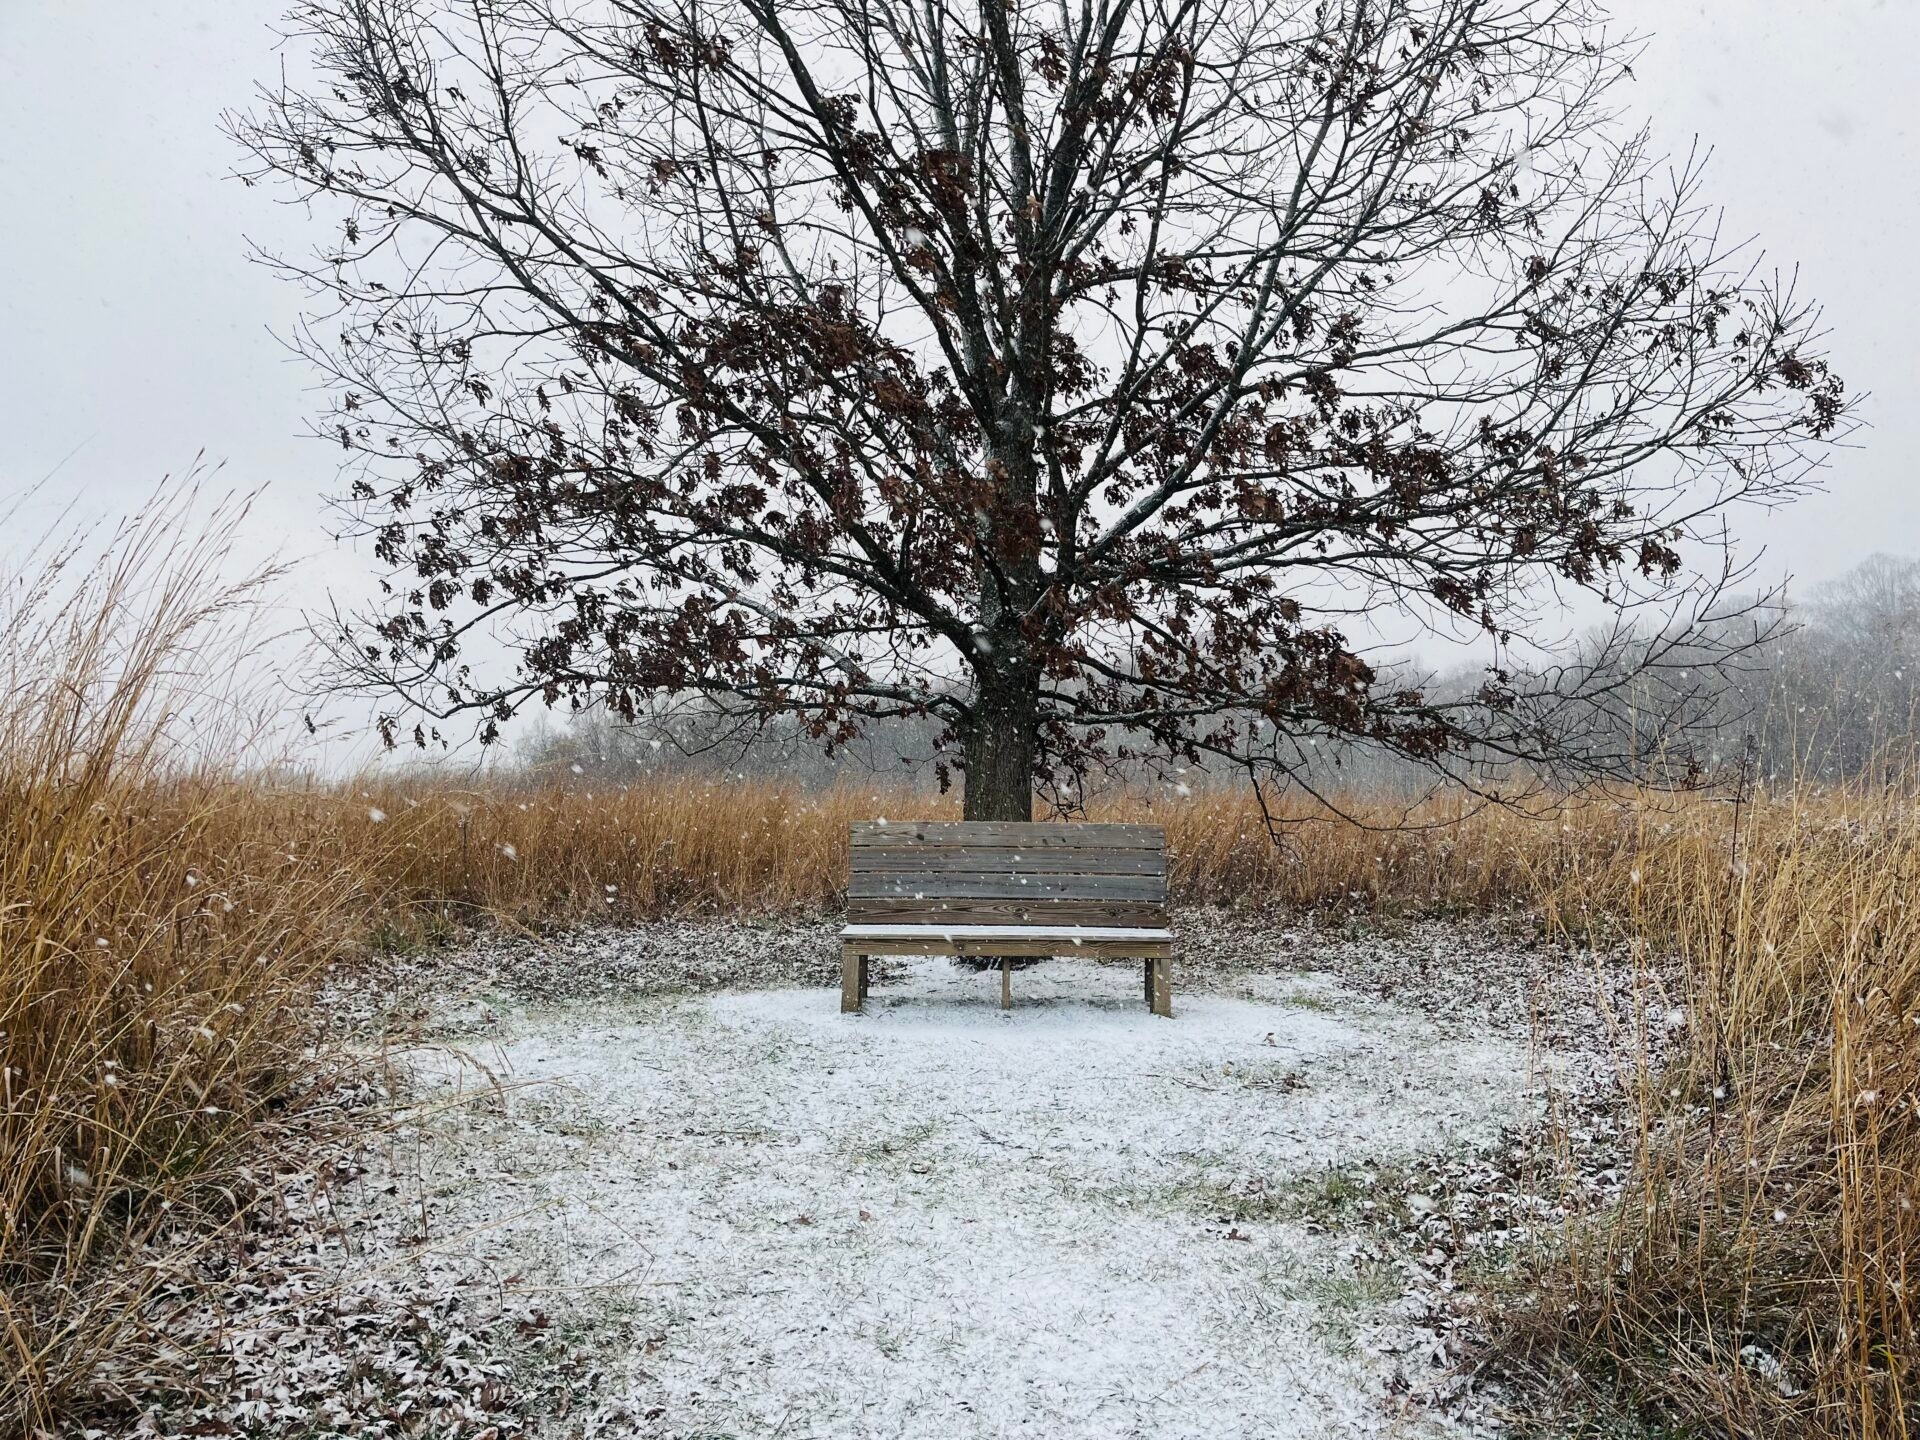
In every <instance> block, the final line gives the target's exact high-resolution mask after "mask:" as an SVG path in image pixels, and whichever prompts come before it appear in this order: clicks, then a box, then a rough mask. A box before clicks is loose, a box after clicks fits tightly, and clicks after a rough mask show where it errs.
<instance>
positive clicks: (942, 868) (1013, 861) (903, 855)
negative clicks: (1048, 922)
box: [852, 845, 1167, 875]
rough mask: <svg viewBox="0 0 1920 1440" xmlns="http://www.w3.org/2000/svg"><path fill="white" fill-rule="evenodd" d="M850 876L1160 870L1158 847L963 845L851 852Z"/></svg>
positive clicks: (1162, 858)
mask: <svg viewBox="0 0 1920 1440" xmlns="http://www.w3.org/2000/svg"><path fill="white" fill-rule="evenodd" d="M852 869H853V873H854V874H855V875H865V874H875V873H880V872H887V873H909V874H915V875H926V874H935V875H992V874H996V873H997V874H1022V875H1025V874H1036V875H1164V874H1166V873H1167V855H1166V852H1165V851H1164V850H1137V849H1127V850H1083V849H1078V848H1074V847H1070V846H1065V845H1038V846H1033V845H1030V846H1026V847H1024V848H1022V847H1019V846H1006V845H966V846H952V847H939V848H937V847H935V846H932V845H922V846H919V847H918V848H913V847H904V848H900V849H892V848H889V849H884V850H883V849H868V848H860V849H856V850H854V851H853V854H852Z"/></svg>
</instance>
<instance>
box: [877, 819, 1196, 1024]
mask: <svg viewBox="0 0 1920 1440" xmlns="http://www.w3.org/2000/svg"><path fill="white" fill-rule="evenodd" d="M1166 897H1167V874H1166V840H1165V832H1163V831H1162V830H1161V829H1160V827H1159V826H1157V825H1156V826H1149V825H1102V824H1089V823H1077V824H1045V823H1043V824H1016V823H1011V822H993V823H968V822H964V821H962V822H949V823H932V822H925V823H912V824H907V825H888V824H886V822H884V821H879V822H874V823H872V824H863V825H855V826H854V827H853V835H852V872H851V878H850V881H849V884H848V889H847V913H848V923H847V924H846V926H845V927H844V928H843V929H842V930H841V932H840V959H841V1009H843V1010H846V1011H849V1012H851V1011H857V1010H859V1009H860V1008H861V1004H862V1002H863V1001H864V1000H865V999H866V996H867V988H868V965H867V960H868V957H869V956H873V955H955V956H973V957H989V958H991V957H998V958H999V959H1000V961H1001V965H1000V1003H1001V1005H1002V1006H1008V1007H1010V1006H1011V1005H1012V1003H1013V989H1012V978H1011V967H1010V966H1009V965H1008V963H1007V961H1008V959H1009V957H1020V958H1026V957H1029V956H1034V957H1042V958H1044V957H1047V956H1056V955H1084V956H1091V957H1095V958H1100V959H1118V958H1123V957H1124V958H1131V959H1138V960H1142V961H1144V962H1145V967H1144V970H1143V976H1142V993H1143V995H1144V998H1145V1000H1146V1003H1147V1004H1148V1006H1150V1007H1151V1008H1152V1010H1153V1012H1154V1013H1155V1014H1156V1015H1167V1016H1171V1015H1172V1014H1173V985H1172V977H1171V964H1172V956H1173V931H1172V930H1170V929H1169V928H1168V927H1167V923H1166V917H1167V910H1166ZM948 915H951V916H952V919H951V920H948V919H947V918H946V917H947V916H948ZM1047 922H1052V923H1047Z"/></svg>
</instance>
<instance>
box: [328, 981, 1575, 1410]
mask: <svg viewBox="0 0 1920 1440" xmlns="http://www.w3.org/2000/svg"><path fill="white" fill-rule="evenodd" d="M1436 954H1437V952H1436ZM1424 959H1425V957H1424V956H1422V963H1424ZM998 989H999V985H998V978H997V976H993V975H977V974H970V973H966V972H963V971H960V970H957V969H956V968H954V967H953V966H952V965H951V963H950V962H948V961H946V960H937V959H936V960H924V961H913V962H895V963H893V964H892V965H890V966H889V967H888V968H887V970H886V971H885V972H883V979H882V980H881V981H880V982H879V983H876V986H875V989H874V993H873V996H872V998H871V999H870V1001H869V1002H868V1010H867V1013H866V1014H863V1015H859V1016H843V1015H841V1014H839V1013H838V994H837V991H836V990H835V989H832V988H827V987H808V988H799V989H760V990H748V991H739V992H726V991H721V992H717V993H710V994H681V995H661V994H658V993H643V992H640V991H628V992H625V993H622V992H618V991H616V992H613V993H603V994H599V995H595V996H593V997H591V998H583V999H569V1000H564V1001H560V1002H551V1001H545V1002H541V1001H533V1000H529V999H527V998H526V997H525V996H524V995H515V994H513V993H510V992H509V991H508V990H506V989H505V988H504V987H503V988H496V989H492V990H489V989H487V988H485V987H480V988H478V989H469V990H468V991H467V992H466V994H465V995H464V997H463V1000H462V1002H461V1004H460V1005H459V1006H458V1007H455V1009H454V1011H453V1013H454V1014H455V1016H456V1023H454V1024H453V1025H452V1027H451V1028H452V1030H453V1031H454V1032H456V1033H445V1031H444V1029H443V1033H442V1034H441V1036H440V1038H439V1039H438V1040H437V1041H436V1043H435V1044H433V1045H431V1046H418V1047H416V1048H413V1049H411V1050H409V1051H407V1052H405V1053H403V1054H402V1055H401V1056H400V1057H399V1058H400V1059H401V1061H402V1063H403V1065H404V1066H405V1067H406V1068H407V1069H408V1070H410V1071H411V1073H412V1075H413V1077H414V1081H413V1083H414V1086H415V1090H414V1101H415V1104H414V1108H413V1111H412V1115H411V1119H410V1120H409V1121H408V1122H407V1123H406V1124H403V1125H402V1126H401V1127H399V1128H398V1129H397V1130H396V1131H395V1132H394V1137H393V1140H392V1142H391V1147H390V1151H389V1156H388V1160H387V1162H386V1163H387V1165H388V1166H389V1167H390V1175H391V1177H392V1178H391V1179H390V1180H389V1181H388V1184H390V1185H391V1186H393V1187H394V1188H393V1190H392V1191H391V1192H389V1191H388V1189H387V1186H384V1185H382V1186H374V1187H370V1190H371V1191H372V1192H373V1193H372V1197H371V1198H370V1199H368V1200H366V1201H364V1202H363V1203H364V1204H366V1205H370V1206H373V1207H374V1208H376V1209H384V1212H385V1213H389V1214H397V1213H404V1214H407V1215H408V1216H410V1217H412V1221H411V1223H415V1224H417V1226H418V1229H419V1238H420V1241H421V1245H420V1248H421V1249H422V1250H424V1251H430V1252H431V1253H432V1254H433V1255H434V1256H435V1257H436V1258H435V1263H436V1265H438V1266H443V1267H452V1268H453V1269H455V1270H457V1271H459V1272H461V1273H463V1274H465V1275H466V1276H468V1277H469V1283H470V1284H481V1283H484V1284H485V1286H486V1287H487V1288H488V1290H489V1291H490V1292H492V1293H497V1294H498V1295H500V1296H502V1297H505V1296H509V1295H511V1296H513V1297H516V1300H517V1301H518V1302H519V1303H525V1304H538V1305H539V1306H540V1307H541V1315H542V1318H541V1323H542V1324H543V1325H544V1324H547V1323H551V1324H553V1325H554V1326H556V1327H559V1330H560V1331H561V1332H562V1333H564V1334H565V1335H567V1336H568V1337H569V1344H571V1345H573V1346H574V1347H575V1349H576V1352H578V1353H584V1354H586V1355H588V1356H590V1357H591V1363H592V1366H593V1367H594V1368H595V1369H596V1370H597V1371H598V1373H597V1374H596V1375H594V1376H593V1377H591V1384H590V1385H589V1386H587V1387H586V1391H587V1398H586V1399H585V1401H584V1402H583V1405H584V1408H583V1409H580V1410H576V1411H575V1412H574V1413H572V1414H570V1415H569V1416H567V1417H566V1419H565V1420H564V1422H558V1421H557V1422H556V1424H555V1426H554V1427H553V1433H555V1434H572V1433H584V1434H593V1433H639V1434H645V1435H662V1436H664V1435H675V1436H682V1437H692V1436H716V1437H717V1436H769V1437H771V1436H779V1437H785V1440H799V1437H808V1436H813V1437H843V1436H844V1437H895V1436H898V1437H921V1436H925V1437H942V1440H947V1437H952V1440H961V1437H975V1436H978V1437H987V1436H994V1437H1000V1436H1014V1435H1028V1436H1035V1437H1047V1440H1069V1437H1096V1436H1098V1437H1122V1436H1126V1437H1156V1440H1159V1437H1166V1440H1172V1437H1188V1436H1192V1437H1200V1436H1205V1437H1217V1440H1232V1437H1255V1436H1258V1437H1266V1440H1290V1437H1317V1436H1346V1435H1374V1434H1385V1435H1403V1434H1404V1435H1417V1434H1424V1433H1427V1431H1428V1430H1429V1429H1430V1428H1432V1427H1433V1426H1435V1425H1436V1423H1437V1422H1436V1421H1435V1420H1433V1419H1432V1418H1431V1417H1430V1416H1428V1415H1425V1414H1423V1413H1422V1412H1421V1411H1419V1410H1418V1409H1415V1408H1409V1407H1407V1406H1406V1405H1405V1402H1404V1401H1403V1400H1401V1399H1397V1398H1395V1397H1397V1396H1404V1395H1405V1394H1406V1392H1407V1391H1408V1390H1410V1389H1412V1390H1418V1389H1419V1388H1420V1386H1421V1383H1422V1380H1423V1378H1424V1372H1427V1371H1429V1370H1430V1368H1431V1366H1432V1363H1433V1361H1432V1358H1431V1351H1432V1348H1433V1347H1432V1341H1431V1337H1430V1336H1423V1334H1422V1332H1421V1331H1420V1330H1419V1329H1417V1328H1416V1327H1414V1326H1412V1325H1410V1324H1409V1323H1407V1322H1408V1314H1407V1312H1408V1304H1407V1302H1406V1301H1405V1300H1404V1299H1403V1295H1402V1274H1401V1272H1400V1270H1398V1269H1397V1268H1396V1267H1394V1266H1393V1265H1390V1264H1388V1263H1386V1262H1384V1261H1382V1260H1380V1259H1377V1258H1369V1257H1370V1255H1372V1254H1373V1253H1374V1252H1372V1251H1370V1249H1369V1247H1367V1246H1366V1245H1365V1244H1356V1243H1354V1240H1353V1236H1352V1235H1351V1234H1350V1233H1349V1234H1343V1233H1342V1231H1341V1230H1340V1229H1339V1228H1338V1227H1329V1226H1326V1225H1322V1224H1317V1223H1312V1222H1311V1221H1310V1220H1309V1219H1308V1218H1307V1217H1309V1216H1311V1215H1312V1214H1313V1213H1314V1212H1315V1209H1316V1205H1317V1200H1316V1197H1319V1196H1321V1195H1323V1193H1324V1192H1325V1191H1326V1189H1327V1187H1328V1186H1329V1184H1330V1183H1334V1182H1337V1181H1338V1180H1339V1179H1340V1177H1343V1176H1348V1175H1351V1174H1353V1173H1355V1172H1364V1171H1366V1170H1369V1169H1378V1168H1380V1167H1392V1166H1395V1165H1396V1164H1398V1163H1400V1162H1404V1161H1410V1160H1413V1159H1416V1158H1418V1157H1422V1156H1431V1155H1434V1154H1436V1153H1443V1152H1456V1153H1457V1152H1464V1151H1468V1150H1471V1149H1472V1148H1473V1147H1477V1146H1481V1145H1484V1144H1486V1143H1488V1142H1491V1141H1492V1140H1493V1138H1494V1136H1495V1135H1496V1133H1497V1132H1498V1131H1500V1130H1501V1129H1502V1128H1503V1127H1506V1126H1510V1125H1514V1124H1516V1123H1520V1122H1523V1121H1525V1120H1526V1119H1528V1118H1529V1117H1531V1116H1532V1115H1534V1114H1535V1113H1536V1112H1537V1107H1538V1104H1539V1101H1538V1094H1537V1091H1536V1090H1535V1089H1534V1088H1533V1086H1532V1083H1531V1082H1532V1080H1533V1079H1534V1075H1533V1064H1532V1061H1531V1060H1530V1056H1529V1053H1528V1046H1527V1043H1526V1041H1525V1038H1524V1037H1523V1036H1519V1035H1516V1034H1515V1033H1514V1032H1513V1031H1512V1029H1511V1028H1510V1027H1509V1028H1501V1027H1495V1026H1486V1027H1473V1026H1461V1025H1458V1024H1449V1025H1447V1026H1446V1027H1445V1028H1444V1029H1442V1028H1440V1027H1439V1026H1437V1025H1436V1024H1435V1022H1434V1021H1433V1020H1432V1019H1430V1018H1428V1017H1427V1016H1426V1015H1425V1014H1423V1013H1422V1012H1421V1011H1419V1010H1415V1009H1412V1008H1408V1009H1402V1008H1399V1007H1398V1006H1397V1005H1396V1004H1394V1003H1393V1002H1391V1001H1383V1000H1381V999H1380V998H1378V994H1377V992H1376V993H1375V994H1373V995H1368V996H1361V995H1359V994H1356V993H1354V992H1353V991H1350V990H1348V989H1345V988H1343V986H1342V985H1341V984H1340V983H1339V982H1338V981H1336V980H1333V979H1330V978H1327V977H1317V978H1316V977H1314V976H1310V975H1307V974H1303V973H1293V972H1292V967H1291V966H1286V967H1278V966H1271V965H1269V966H1267V967H1266V968H1265V969H1263V970H1261V971H1258V972H1251V973H1246V974H1243V975H1240V976H1237V977H1235V978H1234V980H1233V982H1232V983H1231V984H1230V985H1223V986H1220V987H1218V988H1217V989H1216V991H1215V992H1214V993H1200V992H1195V991H1191V990H1189V991H1184V992H1177V994H1176V1004H1177V1009H1178V1014H1177V1017H1176V1018H1175V1019H1172V1020H1163V1019H1157V1018H1155V1017H1153V1016H1152V1015H1150V1014H1148V1013H1147V1011H1146V1010H1145V1008H1144V1007H1143V1005H1142V1004H1141V1000H1140V977H1139V970H1138V967H1137V965H1135V964H1132V963H1121V964H1115V965H1096V964H1092V963H1086V962H1068V961H1056V962H1050V963H1048V964H1045V965H1042V966H1040V967H1038V968H1037V969H1034V970H1030V971H1026V972H1023V973H1021V974H1018V975H1016V977H1015V982H1014V991H1015V1000H1016V1005H1015V1008H1014V1009H1013V1010H1012V1011H1011V1012H1009V1013H1003V1012H1002V1011H1001V1010H1000V1009H999V1008H998ZM462 1028H465V1029H467V1030H468V1031H469V1033H466V1034H461V1033H457V1032H458V1031H459V1030H461V1029H462ZM1402 1199H1403V1200H1404V1203H1405V1204H1406V1205H1407V1206H1409V1207H1411V1209H1412V1210H1413V1211H1414V1212H1415V1214H1416V1215H1417V1214H1418V1213H1419V1212H1420V1211H1421V1210H1422V1209H1423V1208H1424V1207H1426V1206H1428V1205H1429V1204H1430V1203H1437V1202H1429V1200H1428V1198H1427V1197H1424V1196H1421V1195H1418V1194H1413V1195H1407V1196H1404V1197H1402ZM355 1223H361V1222H357V1221H353V1220H351V1219H350V1220H349V1224H355ZM367 1223H372V1222H367ZM549 1317H550V1322H549Z"/></svg>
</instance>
